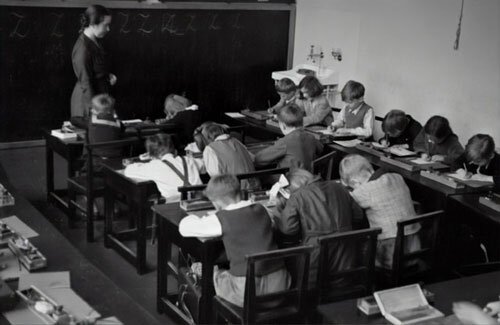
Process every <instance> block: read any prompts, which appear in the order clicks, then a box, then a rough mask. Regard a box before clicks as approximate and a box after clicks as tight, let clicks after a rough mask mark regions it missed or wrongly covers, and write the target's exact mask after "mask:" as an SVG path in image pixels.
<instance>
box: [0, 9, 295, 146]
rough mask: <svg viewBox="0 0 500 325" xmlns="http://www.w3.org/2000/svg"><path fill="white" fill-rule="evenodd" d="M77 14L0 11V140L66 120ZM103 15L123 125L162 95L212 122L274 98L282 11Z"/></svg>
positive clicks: (283, 37) (154, 110)
mask: <svg viewBox="0 0 500 325" xmlns="http://www.w3.org/2000/svg"><path fill="white" fill-rule="evenodd" d="M83 10H84V8H64V7H21V6H0V142H8V141H19V140H30V139H38V138H40V137H41V131H40V130H41V128H43V127H46V128H56V127H58V126H60V125H61V124H62V122H63V121H64V120H68V119H69V117H70V98H71V93H72V91H73V87H74V84H75V80H76V78H75V76H74V73H73V70H72V65H71V51H72V47H73V45H74V42H75V41H76V39H77V37H78V33H79V29H80V23H79V16H80V14H81V13H82V12H83ZM110 10H111V12H112V16H113V22H112V26H111V32H110V33H109V34H108V35H107V36H106V38H105V39H104V40H103V45H104V48H105V49H106V51H107V52H108V54H109V56H110V59H111V60H110V61H111V66H112V69H111V70H112V72H113V73H114V74H116V75H117V77H118V83H117V84H116V86H115V87H114V89H113V92H112V95H113V96H114V97H115V98H116V110H117V112H118V115H119V116H120V117H121V118H122V119H131V118H146V117H149V118H151V119H154V118H158V117H160V116H161V115H162V107H163V101H164V98H165V96H166V95H167V94H169V93H185V94H186V95H187V96H188V97H189V98H191V99H193V101H194V102H196V103H198V104H199V106H200V108H201V109H203V110H204V112H205V114H207V115H209V116H211V117H212V116H215V114H217V113H220V112H224V111H234V110H241V109H244V108H251V109H257V108H260V109H262V108H265V107H267V105H268V101H269V100H271V101H272V102H274V101H276V100H277V97H276V94H275V92H274V83H273V81H272V80H271V72H272V71H275V70H283V69H286V67H287V66H286V65H287V54H288V45H289V44H288V43H289V39H288V38H289V21H290V14H291V13H290V11H289V10H214V9H210V10H207V9H142V8H141V9H133V8H115V9H113V8H111V9H110Z"/></svg>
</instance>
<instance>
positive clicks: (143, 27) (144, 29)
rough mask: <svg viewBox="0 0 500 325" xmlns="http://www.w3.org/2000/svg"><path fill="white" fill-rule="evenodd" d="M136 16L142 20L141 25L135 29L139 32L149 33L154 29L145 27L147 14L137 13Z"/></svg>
mask: <svg viewBox="0 0 500 325" xmlns="http://www.w3.org/2000/svg"><path fill="white" fill-rule="evenodd" d="M138 17H140V19H141V20H142V24H141V27H139V29H138V30H137V31H138V32H139V33H144V34H151V33H152V32H153V31H154V29H147V27H146V23H147V22H148V19H149V15H145V14H139V15H138Z"/></svg>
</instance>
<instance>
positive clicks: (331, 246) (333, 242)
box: [316, 228, 382, 303]
mask: <svg viewBox="0 0 500 325" xmlns="http://www.w3.org/2000/svg"><path fill="white" fill-rule="evenodd" d="M381 232H382V230H381V229H380V228H370V229H363V230H354V231H346V232H340V233H335V234H332V235H327V236H322V237H320V238H319V239H318V242H319V246H320V248H319V263H318V274H317V282H316V294H317V296H316V301H317V302H318V303H326V302H334V301H340V300H345V299H350V298H355V297H363V296H367V295H369V294H371V293H372V291H373V283H374V275H375V254H376V250H377V236H378V234H380V233H381ZM332 264H334V265H333V266H332ZM332 268H333V269H335V270H333V271H332Z"/></svg>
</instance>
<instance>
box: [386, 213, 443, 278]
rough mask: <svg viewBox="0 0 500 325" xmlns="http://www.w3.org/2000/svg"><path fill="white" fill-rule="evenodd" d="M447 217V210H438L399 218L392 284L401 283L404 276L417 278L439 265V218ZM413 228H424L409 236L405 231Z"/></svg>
mask: <svg viewBox="0 0 500 325" xmlns="http://www.w3.org/2000/svg"><path fill="white" fill-rule="evenodd" d="M443 216H444V211H443V210H438V211H434V212H430V213H426V214H422V215H419V216H416V217H415V218H411V219H407V220H403V221H398V223H397V227H398V230H397V236H396V242H395V245H394V255H393V263H392V271H391V279H390V280H391V284H392V285H399V284H401V283H402V282H403V281H404V279H408V280H409V281H414V280H415V279H417V278H420V277H422V276H425V275H427V274H430V272H431V271H432V269H433V268H434V265H435V264H436V261H435V258H436V254H435V253H436V243H437V235H438V228H439V220H440V218H442V217H443ZM412 227H420V230H418V232H417V233H416V234H414V235H406V236H405V230H406V231H408V230H409V229H412Z"/></svg>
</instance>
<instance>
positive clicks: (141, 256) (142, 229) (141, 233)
mask: <svg viewBox="0 0 500 325" xmlns="http://www.w3.org/2000/svg"><path fill="white" fill-rule="evenodd" d="M142 202H145V201H142ZM134 206H136V208H135V210H136V213H135V215H136V218H137V220H136V224H137V231H136V236H137V259H136V267H137V273H139V274H144V273H145V272H146V213H145V211H144V210H145V209H144V207H143V206H141V205H135V204H134Z"/></svg>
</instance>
